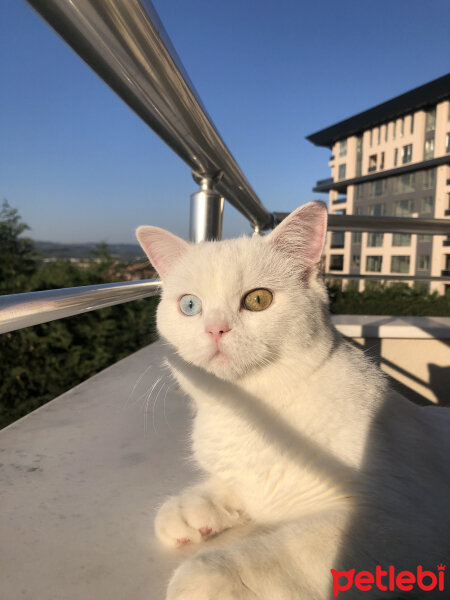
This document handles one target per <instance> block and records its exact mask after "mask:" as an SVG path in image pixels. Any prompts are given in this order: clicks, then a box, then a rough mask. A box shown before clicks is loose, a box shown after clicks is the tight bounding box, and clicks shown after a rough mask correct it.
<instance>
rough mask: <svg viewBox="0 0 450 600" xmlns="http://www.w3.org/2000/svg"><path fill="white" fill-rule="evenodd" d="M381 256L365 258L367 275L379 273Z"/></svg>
mask: <svg viewBox="0 0 450 600" xmlns="http://www.w3.org/2000/svg"><path fill="white" fill-rule="evenodd" d="M382 262H383V257H382V256H366V271H368V272H369V273H381V264H382Z"/></svg>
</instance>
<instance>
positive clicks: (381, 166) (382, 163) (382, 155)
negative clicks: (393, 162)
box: [380, 152, 384, 169]
mask: <svg viewBox="0 0 450 600" xmlns="http://www.w3.org/2000/svg"><path fill="white" fill-rule="evenodd" d="M380 169H384V152H382V153H381V160H380Z"/></svg>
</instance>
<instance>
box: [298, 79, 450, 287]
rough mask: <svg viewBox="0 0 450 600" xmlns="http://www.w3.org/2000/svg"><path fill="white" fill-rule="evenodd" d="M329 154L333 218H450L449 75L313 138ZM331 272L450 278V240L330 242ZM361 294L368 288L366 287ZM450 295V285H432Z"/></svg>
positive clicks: (326, 186) (392, 237)
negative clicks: (373, 216)
mask: <svg viewBox="0 0 450 600" xmlns="http://www.w3.org/2000/svg"><path fill="white" fill-rule="evenodd" d="M307 139H308V140H310V141H311V142H313V143H314V144H316V145H318V146H325V147H328V148H330V149H331V151H332V155H331V158H330V161H329V166H330V168H331V178H330V179H326V180H322V181H318V182H317V185H316V187H315V188H314V191H316V192H329V210H330V213H331V214H357V215H378V216H407V217H423V218H449V219H450V74H449V75H445V76H444V77H440V78H439V79H436V80H434V81H432V82H430V83H428V84H425V85H423V86H421V87H419V88H416V89H414V90H411V91H410V92H407V93H406V94H402V95H401V96H398V97H396V98H393V99H392V100H389V101H387V102H385V103H383V104H380V105H378V106H375V107H374V108H372V109H369V110H367V111H365V112H363V113H360V114H358V115H355V116H354V117H351V118H349V119H346V120H345V121H341V122H340V123H337V124H335V125H332V126H331V127H328V128H326V129H323V130H321V131H319V132H317V133H314V134H312V135H310V136H308V137H307ZM325 269H326V271H327V272H329V273H336V274H338V273H339V274H341V275H342V274H349V275H358V274H370V275H380V279H382V276H383V275H391V276H392V275H394V276H395V275H401V276H406V275H414V276H416V277H418V278H420V277H427V276H432V277H442V276H450V236H449V237H446V236H442V235H434V236H431V235H415V234H405V233H384V234H382V233H367V232H366V233H355V232H353V233H348V232H345V233H341V232H333V233H332V234H331V235H329V236H328V240H327V246H326V265H325ZM359 285H360V289H361V287H362V286H363V282H360V284H359ZM429 288H430V290H431V291H433V290H437V291H438V292H439V293H443V292H444V291H445V290H446V289H450V280H449V282H448V283H445V282H431V283H430V284H429Z"/></svg>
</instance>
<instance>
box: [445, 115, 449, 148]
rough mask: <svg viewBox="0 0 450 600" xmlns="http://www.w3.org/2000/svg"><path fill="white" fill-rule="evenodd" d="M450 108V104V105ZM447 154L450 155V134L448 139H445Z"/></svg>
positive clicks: (447, 136)
mask: <svg viewBox="0 0 450 600" xmlns="http://www.w3.org/2000/svg"><path fill="white" fill-rule="evenodd" d="M449 106H450V104H449ZM445 153H446V154H449V153H450V133H447V135H446V137H445Z"/></svg>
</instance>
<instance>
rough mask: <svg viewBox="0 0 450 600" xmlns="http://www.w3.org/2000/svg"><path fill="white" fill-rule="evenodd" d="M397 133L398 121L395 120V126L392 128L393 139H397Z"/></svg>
mask: <svg viewBox="0 0 450 600" xmlns="http://www.w3.org/2000/svg"><path fill="white" fill-rule="evenodd" d="M396 135H397V121H394V127H393V128H392V139H393V140H395V136H396Z"/></svg>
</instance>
